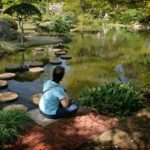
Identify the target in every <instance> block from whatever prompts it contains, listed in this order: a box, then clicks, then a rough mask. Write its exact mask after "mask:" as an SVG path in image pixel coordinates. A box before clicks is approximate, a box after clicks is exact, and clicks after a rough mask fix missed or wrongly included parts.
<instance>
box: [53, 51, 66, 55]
mask: <svg viewBox="0 0 150 150" xmlns="http://www.w3.org/2000/svg"><path fill="white" fill-rule="evenodd" d="M54 54H55V55H66V54H67V52H66V51H64V50H63V51H60V52H54Z"/></svg>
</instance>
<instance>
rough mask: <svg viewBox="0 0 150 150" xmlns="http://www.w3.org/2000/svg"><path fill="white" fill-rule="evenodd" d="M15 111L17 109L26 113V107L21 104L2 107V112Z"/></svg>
mask: <svg viewBox="0 0 150 150" xmlns="http://www.w3.org/2000/svg"><path fill="white" fill-rule="evenodd" d="M15 109H17V110H18V109H19V110H22V111H24V112H27V111H28V107H27V106H25V105H22V104H14V105H9V106H5V107H3V110H15Z"/></svg>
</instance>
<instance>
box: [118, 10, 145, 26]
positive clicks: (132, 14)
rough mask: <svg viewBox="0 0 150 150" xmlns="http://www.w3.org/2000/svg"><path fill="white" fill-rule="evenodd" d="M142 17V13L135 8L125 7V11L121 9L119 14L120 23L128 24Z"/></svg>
mask: <svg viewBox="0 0 150 150" xmlns="http://www.w3.org/2000/svg"><path fill="white" fill-rule="evenodd" d="M142 18H143V15H142V13H141V12H140V11H138V10H136V9H127V10H126V11H123V12H122V13H121V15H120V19H119V21H120V23H123V24H128V23H131V22H136V21H139V20H141V19H142Z"/></svg>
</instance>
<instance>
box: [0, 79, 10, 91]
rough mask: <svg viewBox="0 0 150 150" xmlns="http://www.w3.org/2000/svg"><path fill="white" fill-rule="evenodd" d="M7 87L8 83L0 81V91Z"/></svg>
mask: <svg viewBox="0 0 150 150" xmlns="http://www.w3.org/2000/svg"><path fill="white" fill-rule="evenodd" d="M7 86H8V82H7V81H5V80H0V89H4V88H6V87H7Z"/></svg>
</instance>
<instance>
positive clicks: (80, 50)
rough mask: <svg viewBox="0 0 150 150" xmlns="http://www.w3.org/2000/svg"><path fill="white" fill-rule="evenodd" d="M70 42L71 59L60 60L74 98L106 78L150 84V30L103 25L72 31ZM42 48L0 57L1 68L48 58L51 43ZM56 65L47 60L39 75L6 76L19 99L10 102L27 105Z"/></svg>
mask: <svg viewBox="0 0 150 150" xmlns="http://www.w3.org/2000/svg"><path fill="white" fill-rule="evenodd" d="M71 37H72V42H70V43H68V44H66V45H67V46H68V47H69V49H68V53H69V55H71V56H72V59H70V60H62V59H60V58H57V59H59V60H61V61H62V66H64V67H65V69H66V74H65V76H64V79H63V81H62V82H61V84H63V85H64V86H65V87H66V88H67V91H68V94H69V95H70V96H71V97H73V98H75V97H76V95H77V93H78V92H79V91H80V90H81V89H82V88H85V87H88V86H95V85H99V84H105V83H107V82H117V81H119V80H121V81H123V82H128V81H132V82H133V83H134V84H135V85H136V86H137V87H143V86H146V85H149V84H150V34H149V33H146V32H145V33H135V32H128V31H126V30H113V29H111V30H108V29H104V30H102V31H101V32H98V33H96V34H86V33H85V34H84V35H81V34H79V33H74V34H72V35H71ZM42 47H44V48H45V52H42V53H39V54H36V53H33V48H30V49H27V50H26V51H25V52H20V53H17V54H13V55H11V56H5V57H2V58H0V66H1V68H0V72H1V73H2V72H4V68H5V67H6V66H7V65H9V64H21V63H25V64H28V63H29V62H31V61H44V62H46V61H48V60H49V59H52V58H53V57H55V56H54V54H53V53H51V52H50V51H49V49H50V48H51V47H52V45H45V46H42ZM54 67H55V65H51V64H46V65H45V67H44V73H42V74H40V75H35V74H31V73H30V74H29V73H28V72H25V73H18V74H17V78H16V79H13V80H9V86H8V88H7V89H4V90H1V91H14V92H16V93H18V94H19V99H18V100H17V101H16V102H13V103H25V104H26V105H28V106H29V107H30V108H33V107H34V106H32V105H31V101H30V98H31V96H32V95H33V94H35V93H39V92H41V91H42V85H43V83H44V82H45V81H46V80H47V79H49V78H51V72H52V70H53V69H54Z"/></svg>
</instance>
